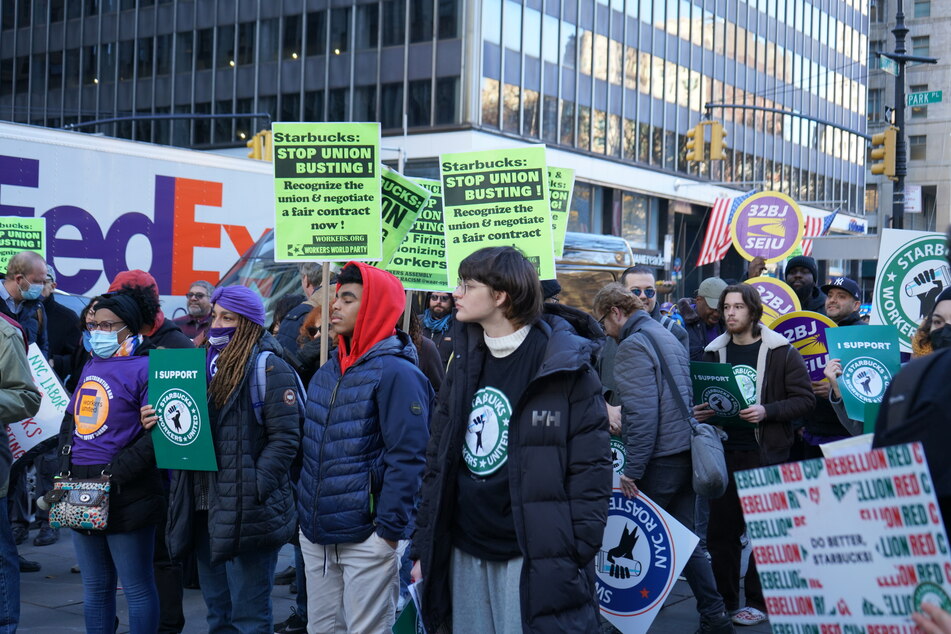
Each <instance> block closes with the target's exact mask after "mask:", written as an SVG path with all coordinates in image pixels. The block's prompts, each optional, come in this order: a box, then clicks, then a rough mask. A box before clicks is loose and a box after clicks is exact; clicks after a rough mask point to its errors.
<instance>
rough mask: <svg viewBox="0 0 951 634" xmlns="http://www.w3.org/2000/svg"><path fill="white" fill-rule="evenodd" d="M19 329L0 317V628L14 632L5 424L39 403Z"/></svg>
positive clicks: (15, 570)
mask: <svg viewBox="0 0 951 634" xmlns="http://www.w3.org/2000/svg"><path fill="white" fill-rule="evenodd" d="M24 343H25V342H24V340H23V336H22V334H21V332H20V331H19V330H17V329H16V328H15V327H14V326H13V325H12V324H10V323H9V322H7V321H6V320H5V319H0V368H3V372H0V587H2V588H3V592H0V630H7V629H9V631H12V632H15V631H16V628H17V624H18V623H19V620H20V570H19V565H18V561H17V560H18V555H17V549H16V544H14V542H13V533H12V531H11V530H10V520H9V517H8V516H7V485H8V484H9V480H10V465H11V464H12V463H13V456H12V454H11V453H10V445H9V443H8V442H7V433H6V431H5V429H6V427H5V426H6V425H7V424H9V423H13V422H16V421H18V420H23V419H24V418H29V417H30V416H33V415H34V414H36V412H37V410H38V409H39V407H40V393H39V391H37V389H36V385H35V384H34V383H33V377H32V375H31V374H30V367H29V365H27V361H26V348H25V346H24V345H23V344H24Z"/></svg>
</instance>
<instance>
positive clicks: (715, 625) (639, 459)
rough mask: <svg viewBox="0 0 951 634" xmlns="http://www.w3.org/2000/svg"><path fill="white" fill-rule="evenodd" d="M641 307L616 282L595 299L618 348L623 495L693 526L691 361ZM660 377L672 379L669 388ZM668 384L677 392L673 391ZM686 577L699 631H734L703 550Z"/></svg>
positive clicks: (691, 562) (696, 553) (693, 559)
mask: <svg viewBox="0 0 951 634" xmlns="http://www.w3.org/2000/svg"><path fill="white" fill-rule="evenodd" d="M646 308H647V307H646V306H645V305H644V303H643V302H641V300H640V299H639V298H638V297H637V296H636V295H631V294H630V293H629V292H628V290H627V289H626V288H624V286H622V285H620V284H608V285H607V286H605V287H604V288H602V289H601V290H600V291H598V294H597V295H596V296H595V298H594V312H595V315H601V323H603V324H604V330H605V332H606V333H607V334H608V336H609V337H613V338H614V339H616V340H617V341H618V344H619V345H618V349H617V354H616V355H615V364H614V377H615V381H616V383H617V392H618V396H620V398H621V403H622V407H621V412H622V433H623V438H624V439H625V446H626V460H625V461H624V473H622V474H621V476H620V479H621V490H622V491H623V493H624V494H625V495H626V496H627V497H628V498H631V497H634V495H636V494H637V493H638V491H640V492H641V493H643V494H644V495H646V496H648V497H649V498H650V499H651V500H653V501H654V502H655V503H657V504H658V505H660V506H661V507H662V508H663V509H664V510H666V511H667V512H668V513H670V514H671V515H672V516H673V517H674V518H675V519H676V520H677V521H678V522H680V523H681V524H683V525H684V526H687V527H688V528H693V526H694V509H695V506H696V502H697V496H696V494H695V493H694V490H693V480H692V473H693V467H692V462H691V452H690V437H691V428H690V421H689V420H687V419H686V418H685V417H684V414H685V413H686V411H687V410H686V407H687V404H688V403H692V402H693V389H692V387H691V384H690V360H689V358H688V356H687V350H686V348H685V347H684V346H683V345H682V344H681V342H679V341H678V340H677V338H676V337H675V336H674V335H673V334H672V333H671V332H670V331H668V330H667V329H666V328H665V327H664V326H662V325H661V324H659V323H657V322H656V321H654V319H652V318H651V315H650V313H648V312H646ZM665 375H670V379H671V381H672V383H668V380H666V379H667V376H665ZM671 385H675V386H676V387H677V390H676V391H672V390H671V387H670V386H671ZM684 555H686V553H684V554H683V555H680V554H679V555H678V556H684ZM684 576H685V577H686V578H687V583H689V584H690V589H691V590H692V591H693V595H694V597H696V599H697V611H698V612H699V613H700V629H699V630H698V631H699V632H704V633H707V632H716V633H719V634H729V633H731V632H733V623H731V622H730V616H729V615H728V614H726V612H725V609H724V606H723V598H722V597H721V596H720V595H719V594H717V590H716V582H715V581H714V580H713V570H712V569H711V567H710V561H709V560H708V559H707V557H706V553H705V552H704V551H703V549H701V548H699V547H698V548H694V549H693V552H692V553H691V554H690V555H689V558H688V561H687V565H686V567H685V568H684Z"/></svg>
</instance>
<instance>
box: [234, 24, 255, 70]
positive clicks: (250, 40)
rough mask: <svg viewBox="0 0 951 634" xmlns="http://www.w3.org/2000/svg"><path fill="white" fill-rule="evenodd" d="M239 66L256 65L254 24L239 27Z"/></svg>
mask: <svg viewBox="0 0 951 634" xmlns="http://www.w3.org/2000/svg"><path fill="white" fill-rule="evenodd" d="M236 61H237V63H238V65H241V66H243V65H247V64H253V63H254V22H242V23H241V24H239V25H238V59H237V60H236Z"/></svg>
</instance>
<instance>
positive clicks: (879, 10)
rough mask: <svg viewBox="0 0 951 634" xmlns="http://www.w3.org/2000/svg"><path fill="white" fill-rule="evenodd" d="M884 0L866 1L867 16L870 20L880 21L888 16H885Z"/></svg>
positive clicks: (883, 20)
mask: <svg viewBox="0 0 951 634" xmlns="http://www.w3.org/2000/svg"><path fill="white" fill-rule="evenodd" d="M885 5H886V2H885V0H870V1H869V3H868V16H869V20H870V21H871V22H876V23H882V22H885V21H886V20H887V19H888V18H887V17H886V16H885V9H886V6H885Z"/></svg>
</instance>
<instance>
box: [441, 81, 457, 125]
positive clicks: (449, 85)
mask: <svg viewBox="0 0 951 634" xmlns="http://www.w3.org/2000/svg"><path fill="white" fill-rule="evenodd" d="M458 92H459V78H458V77H439V78H438V79H436V124H437V125H443V124H450V123H457V122H458V121H459V109H458V104H459V99H458V96H457V95H458Z"/></svg>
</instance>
